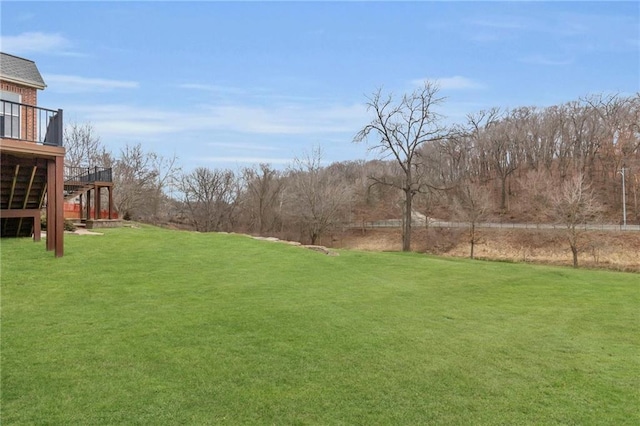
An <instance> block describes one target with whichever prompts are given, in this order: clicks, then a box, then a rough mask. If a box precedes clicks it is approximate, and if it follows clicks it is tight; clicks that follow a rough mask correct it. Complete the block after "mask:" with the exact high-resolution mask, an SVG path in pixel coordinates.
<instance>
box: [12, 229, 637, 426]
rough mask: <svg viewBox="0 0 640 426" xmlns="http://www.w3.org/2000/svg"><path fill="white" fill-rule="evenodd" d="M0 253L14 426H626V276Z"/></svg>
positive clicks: (144, 242)
mask: <svg viewBox="0 0 640 426" xmlns="http://www.w3.org/2000/svg"><path fill="white" fill-rule="evenodd" d="M104 232H105V235H102V236H76V235H70V236H66V239H65V243H66V249H65V250H66V251H65V256H64V257H63V258H61V259H55V258H54V257H53V255H52V254H51V253H50V252H46V251H45V250H44V242H41V243H33V242H32V241H30V240H27V239H19V240H15V239H3V240H2V243H1V244H2V246H1V251H2V253H1V268H2V269H1V284H2V293H1V296H2V299H1V308H2V314H1V315H2V316H1V320H2V330H1V333H2V334H1V338H2V343H1V348H0V349H1V367H2V371H1V378H2V389H1V391H2V396H1V404H2V405H1V414H2V419H1V420H2V424H3V425H13V424H91V425H106V424H153V425H159V424H180V425H186V424H251V425H253V424H276V425H282V424H321V425H329V424H345V425H346V424H362V425H374V424H393V425H409V424H416V425H417V424H452V425H462V424H469V425H482V424H487V425H489V424H491V425H493V424H505V425H516V424H518V425H519V424H535V425H539V424H603V425H613V424H615V425H622V424H629V425H637V424H640V412H639V410H640V408H639V407H640V275H637V274H629V273H614V272H606V271H591V270H589V271H587V270H572V269H565V268H556V267H542V266H531V265H521V264H509V263H492V262H481V261H468V260H461V259H443V258H436V257H427V256H424V255H419V254H402V253H370V252H357V251H341V252H340V256H335V257H331V256H326V255H323V254H320V253H317V252H313V251H310V250H305V249H302V248H299V247H293V246H290V245H286V244H277V243H271V242H267V241H256V240H252V239H250V238H247V237H244V236H238V235H225V234H198V233H190V232H180V231H169V230H163V229H158V228H153V227H146V226H143V227H141V228H122V229H111V230H105V231H104Z"/></svg>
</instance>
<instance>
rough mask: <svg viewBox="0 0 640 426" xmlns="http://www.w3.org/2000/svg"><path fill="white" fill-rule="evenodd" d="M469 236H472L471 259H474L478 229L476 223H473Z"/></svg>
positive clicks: (470, 239) (470, 240)
mask: <svg viewBox="0 0 640 426" xmlns="http://www.w3.org/2000/svg"><path fill="white" fill-rule="evenodd" d="M469 234H470V235H469V236H470V237H471V238H469V242H470V243H471V253H470V255H469V257H470V258H471V259H473V249H474V246H475V243H476V227H475V224H474V223H471V229H470V231H469Z"/></svg>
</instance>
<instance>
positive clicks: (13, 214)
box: [0, 53, 65, 257]
mask: <svg viewBox="0 0 640 426" xmlns="http://www.w3.org/2000/svg"><path fill="white" fill-rule="evenodd" d="M45 87H46V85H45V82H44V80H43V79H42V76H41V75H40V72H39V71H38V68H37V66H36V64H35V63H34V62H33V61H31V60H29V59H25V58H20V57H17V56H13V55H9V54H6V53H0V161H1V164H0V175H1V176H0V177H1V179H0V236H2V237H24V236H31V235H33V238H34V240H35V241H38V240H39V239H40V212H41V210H42V209H43V207H44V206H46V219H47V244H46V247H47V250H51V251H54V253H55V255H56V257H60V256H62V255H63V253H64V241H63V238H64V210H63V203H64V155H65V149H64V147H63V146H62V141H63V121H62V120H63V118H62V110H61V109H47V108H42V107H39V106H38V90H43V89H44V88H45Z"/></svg>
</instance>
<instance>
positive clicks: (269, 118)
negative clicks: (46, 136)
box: [65, 104, 367, 138]
mask: <svg viewBox="0 0 640 426" xmlns="http://www.w3.org/2000/svg"><path fill="white" fill-rule="evenodd" d="M65 110H66V111H69V112H68V113H69V114H71V115H73V114H78V115H82V120H86V121H90V122H91V123H92V124H93V125H94V126H95V127H96V130H97V131H98V132H99V133H100V134H101V135H103V137H105V138H109V137H130V136H159V135H166V134H180V135H181V136H184V135H187V134H190V133H195V132H202V131H206V132H211V131H225V132H234V133H239V134H270V135H278V134H279V135H307V134H320V135H326V134H330V133H341V132H346V133H354V134H355V133H356V132H357V130H358V128H359V127H360V126H361V125H362V123H364V122H366V121H367V112H366V108H365V106H364V105H359V104H356V105H350V106H340V105H337V106H336V105H334V106H306V105H305V106H300V105H296V106H272V107H259V106H250V105H213V106H206V107H201V108H191V109H189V110H171V109H166V110H165V109H154V108H138V107H135V106H131V105H117V104H109V105H76V106H72V105H67V107H66V108H65Z"/></svg>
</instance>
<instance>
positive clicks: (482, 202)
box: [456, 183, 491, 259]
mask: <svg viewBox="0 0 640 426" xmlns="http://www.w3.org/2000/svg"><path fill="white" fill-rule="evenodd" d="M490 209H491V201H490V198H489V194H487V192H486V190H484V189H483V188H482V187H481V186H480V185H478V184H474V183H469V184H467V185H461V186H460V187H459V188H458V190H457V191H456V216H457V217H458V218H460V219H462V220H464V221H465V222H467V223H468V224H469V247H470V251H469V257H470V258H471V259H473V256H474V248H475V245H476V244H477V243H478V241H479V238H478V234H477V232H476V227H477V225H478V223H480V222H482V221H483V220H485V219H486V218H487V214H488V213H489V211H490Z"/></svg>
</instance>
